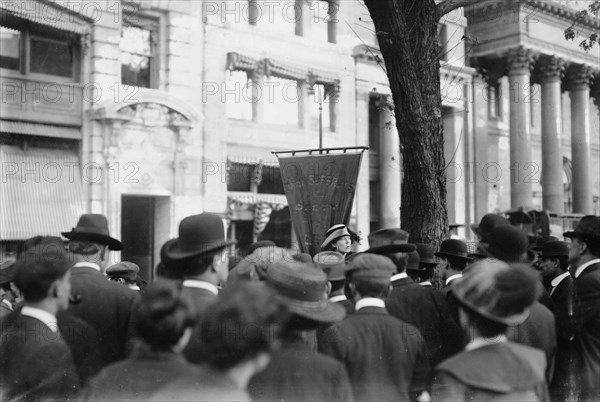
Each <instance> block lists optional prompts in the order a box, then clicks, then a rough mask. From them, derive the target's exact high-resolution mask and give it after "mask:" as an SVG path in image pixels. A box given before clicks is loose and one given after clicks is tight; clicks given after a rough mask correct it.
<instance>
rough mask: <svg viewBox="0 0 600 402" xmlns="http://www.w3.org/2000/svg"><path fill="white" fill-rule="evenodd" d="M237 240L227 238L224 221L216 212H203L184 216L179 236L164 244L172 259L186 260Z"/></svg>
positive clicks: (168, 255)
mask: <svg viewBox="0 0 600 402" xmlns="http://www.w3.org/2000/svg"><path fill="white" fill-rule="evenodd" d="M235 243H236V242H235V241H227V240H225V233H224V230H223V221H222V220H221V218H219V216H217V215H215V214H209V213H206V212H203V213H201V214H198V215H192V216H188V217H186V218H184V219H183V220H182V221H181V223H180V224H179V237H178V238H176V239H171V240H169V241H168V242H166V243H165V245H164V254H165V256H166V257H167V258H168V259H171V260H184V259H186V258H190V257H197V256H201V255H204V254H207V253H209V252H211V251H216V250H219V249H222V248H225V247H227V246H229V245H231V244H235Z"/></svg>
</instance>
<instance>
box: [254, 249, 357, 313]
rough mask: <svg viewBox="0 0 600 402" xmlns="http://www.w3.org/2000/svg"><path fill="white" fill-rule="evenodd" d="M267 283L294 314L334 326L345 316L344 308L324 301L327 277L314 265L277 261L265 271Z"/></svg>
mask: <svg viewBox="0 0 600 402" xmlns="http://www.w3.org/2000/svg"><path fill="white" fill-rule="evenodd" d="M266 280H267V282H269V283H270V284H271V285H273V286H274V287H275V289H277V291H278V292H279V294H280V295H281V296H283V297H284V298H285V299H286V305H287V306H288V309H289V310H290V312H292V313H293V314H296V315H299V316H301V317H304V318H308V319H311V320H314V321H318V322H324V323H333V322H336V321H340V320H341V319H342V318H344V316H345V315H346V310H345V309H344V307H342V306H340V305H338V304H337V303H332V302H330V301H328V300H326V299H325V296H324V295H325V288H326V286H327V276H326V275H325V273H324V272H323V271H321V270H319V269H317V267H316V266H315V265H314V264H313V263H303V262H295V261H294V262H291V261H290V260H289V259H285V260H280V261H277V262H274V263H272V264H270V265H269V267H268V268H267V277H266Z"/></svg>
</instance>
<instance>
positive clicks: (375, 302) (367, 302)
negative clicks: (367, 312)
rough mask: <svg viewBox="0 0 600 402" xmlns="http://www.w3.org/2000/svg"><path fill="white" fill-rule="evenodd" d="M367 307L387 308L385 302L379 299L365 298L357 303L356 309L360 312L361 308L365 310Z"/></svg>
mask: <svg viewBox="0 0 600 402" xmlns="http://www.w3.org/2000/svg"><path fill="white" fill-rule="evenodd" d="M365 307H381V308H385V302H384V301H383V300H381V299H377V298H375V297H365V298H364V299H360V300H359V301H357V302H356V306H355V307H354V309H355V310H356V311H358V310H360V309H361V308H365Z"/></svg>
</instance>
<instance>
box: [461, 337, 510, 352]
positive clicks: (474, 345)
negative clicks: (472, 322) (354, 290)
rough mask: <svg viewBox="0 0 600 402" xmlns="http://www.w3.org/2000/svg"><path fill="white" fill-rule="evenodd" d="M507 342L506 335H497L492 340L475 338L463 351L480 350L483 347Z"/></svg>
mask: <svg viewBox="0 0 600 402" xmlns="http://www.w3.org/2000/svg"><path fill="white" fill-rule="evenodd" d="M507 341H508V338H507V337H506V335H498V336H496V337H494V338H482V337H477V338H475V339H473V340H472V341H471V342H469V343H468V344H467V346H465V350H467V351H469V350H475V349H479V348H482V347H484V346H489V345H498V344H500V343H506V342H507Z"/></svg>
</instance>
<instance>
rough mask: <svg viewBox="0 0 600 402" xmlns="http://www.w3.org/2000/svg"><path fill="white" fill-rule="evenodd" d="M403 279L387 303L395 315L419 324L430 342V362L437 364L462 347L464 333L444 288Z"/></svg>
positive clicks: (405, 320) (417, 325)
mask: <svg viewBox="0 0 600 402" xmlns="http://www.w3.org/2000/svg"><path fill="white" fill-rule="evenodd" d="M395 282H396V281H395ZM402 282H403V283H401V284H398V285H397V286H394V288H393V289H392V291H391V292H390V295H389V296H388V298H387V299H386V301H385V306H386V308H387V310H388V311H389V312H390V314H391V315H393V316H394V317H396V318H399V319H400V320H401V321H404V322H406V323H407V324H411V325H414V326H415V327H417V329H418V330H419V331H420V332H421V335H423V339H425V343H426V344H427V354H428V356H429V363H430V365H431V366H432V367H435V365H437V364H438V363H439V362H441V361H442V360H444V359H446V358H448V357H449V356H451V355H453V354H455V353H457V352H459V351H460V350H461V349H462V347H463V346H464V333H463V331H462V329H461V328H460V327H459V325H458V323H457V322H456V321H455V320H454V318H453V317H452V315H451V314H450V309H449V307H448V303H447V301H446V299H445V297H444V295H443V294H442V293H441V292H440V291H437V290H435V289H433V288H431V287H424V286H420V285H418V284H415V283H414V282H412V280H411V282H412V284H411V283H410V282H408V281H405V280H402ZM393 285H394V284H393Z"/></svg>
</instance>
